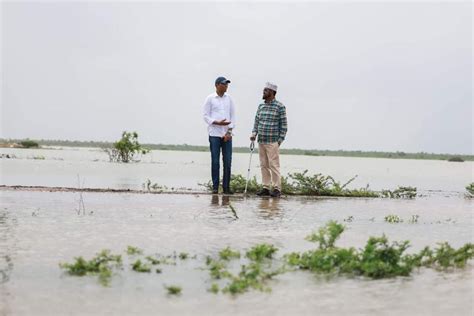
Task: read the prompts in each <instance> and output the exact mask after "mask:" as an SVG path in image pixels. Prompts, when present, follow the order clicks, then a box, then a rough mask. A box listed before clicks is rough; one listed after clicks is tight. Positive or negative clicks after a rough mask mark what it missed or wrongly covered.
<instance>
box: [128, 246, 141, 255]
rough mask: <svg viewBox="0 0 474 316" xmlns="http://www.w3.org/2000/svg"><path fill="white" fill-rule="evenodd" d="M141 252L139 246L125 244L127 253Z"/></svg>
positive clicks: (138, 253)
mask: <svg viewBox="0 0 474 316" xmlns="http://www.w3.org/2000/svg"><path fill="white" fill-rule="evenodd" d="M141 254H143V250H141V249H140V248H138V247H133V246H127V255H129V256H135V255H141Z"/></svg>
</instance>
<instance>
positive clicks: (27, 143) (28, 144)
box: [20, 139, 39, 148]
mask: <svg viewBox="0 0 474 316" xmlns="http://www.w3.org/2000/svg"><path fill="white" fill-rule="evenodd" d="M20 145H21V146H22V147H23V148H38V147H39V144H38V143H37V142H35V141H34V140H29V139H27V140H24V141H22V142H20Z"/></svg>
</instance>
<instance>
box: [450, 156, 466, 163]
mask: <svg viewBox="0 0 474 316" xmlns="http://www.w3.org/2000/svg"><path fill="white" fill-rule="evenodd" d="M448 161H451V162H464V159H462V158H461V157H459V156H454V157H451V158H449V159H448Z"/></svg>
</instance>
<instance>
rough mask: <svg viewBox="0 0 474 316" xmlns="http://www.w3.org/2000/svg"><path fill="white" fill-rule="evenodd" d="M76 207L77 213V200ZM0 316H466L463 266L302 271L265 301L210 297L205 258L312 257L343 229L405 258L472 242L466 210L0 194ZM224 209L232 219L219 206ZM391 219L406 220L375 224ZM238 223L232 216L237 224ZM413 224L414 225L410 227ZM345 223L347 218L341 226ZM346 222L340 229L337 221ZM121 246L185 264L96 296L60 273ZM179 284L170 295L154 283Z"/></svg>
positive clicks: (354, 241) (430, 200) (415, 203)
mask: <svg viewBox="0 0 474 316" xmlns="http://www.w3.org/2000/svg"><path fill="white" fill-rule="evenodd" d="M81 195H82V199H83V201H84V207H83V208H81V207H80V203H79V201H80V197H81ZM0 197H1V205H0V277H1V283H0V297H1V298H0V314H5V315H104V314H121V315H315V314H323V315H342V314H351V315H400V314H405V315H472V312H473V302H472V297H473V294H474V293H473V265H472V262H471V264H470V265H469V266H468V267H467V268H466V269H463V270H459V271H454V272H449V273H447V272H437V271H433V270H427V269H422V270H420V271H416V272H415V273H414V274H413V275H412V276H411V277H403V278H394V279H386V280H367V279H361V278H347V277H339V278H332V279H325V278H321V277H316V276H315V275H313V274H311V273H309V272H308V273H306V272H292V273H287V274H283V275H280V276H277V277H276V278H275V279H274V280H272V281H271V282H270V283H269V284H268V285H269V286H270V287H271V288H272V292H271V293H266V292H259V291H250V292H249V293H246V294H243V295H240V296H237V297H232V296H230V295H226V294H218V295H215V294H211V293H209V292H208V291H207V289H208V288H209V286H210V278H209V275H208V272H207V271H205V270H202V269H201V268H203V267H205V256H206V255H213V254H216V252H217V251H218V250H219V249H222V248H224V247H226V246H231V247H232V248H234V249H237V250H241V251H245V250H246V249H248V248H250V247H251V246H253V245H255V244H257V243H261V242H267V243H272V244H274V245H275V246H277V247H278V248H279V251H278V253H277V257H281V256H282V255H283V254H284V253H289V252H292V251H303V250H307V249H311V248H312V247H313V244H311V243H309V242H307V241H305V240H304V237H305V236H307V235H308V234H309V233H310V232H311V231H313V230H315V229H317V228H319V227H320V226H322V225H324V224H325V223H326V222H327V221H329V220H332V219H334V220H338V221H340V222H343V223H344V224H345V225H346V226H347V230H346V232H345V233H344V234H343V235H342V237H341V239H340V241H339V243H338V244H339V245H341V246H354V247H362V246H363V245H364V244H365V241H366V240H367V238H368V237H369V236H380V235H382V234H383V233H385V234H386V235H387V236H388V237H389V238H390V240H410V241H411V244H412V245H413V247H412V248H411V249H410V251H416V250H419V249H421V248H422V247H424V246H427V245H429V246H436V243H437V242H442V241H448V242H449V243H450V244H451V245H452V246H455V247H459V246H461V245H463V244H465V243H467V242H472V241H473V234H472V228H473V213H472V210H473V208H472V206H473V204H472V203H473V202H472V200H470V199H466V198H464V197H463V196H462V195H460V194H459V195H454V196H453V195H450V196H449V197H446V196H444V195H443V194H440V195H434V196H428V197H420V198H416V199H415V200H392V199H360V198H357V199H349V198H330V199H329V198H328V199H325V198H304V197H288V198H282V199H280V200H278V199H260V198H243V197H241V196H232V197H227V196H212V195H207V194H198V195H174V194H166V195H156V194H155V195H152V194H127V193H84V192H83V193H79V192H34V191H23V190H20V191H13V190H7V189H2V190H0ZM229 203H230V204H231V205H232V206H233V207H234V209H235V213H233V212H232V210H231V208H230V207H229ZM389 214H396V215H398V216H400V217H401V218H402V219H404V220H405V221H404V222H403V223H397V224H390V223H387V222H385V221H384V217H385V216H386V215H389ZM236 215H237V216H236ZM412 215H419V218H418V222H417V223H409V222H408V219H410V218H411V216H412ZM351 216H352V218H350V217H351ZM344 220H346V221H344ZM128 245H132V246H136V247H139V248H142V249H143V250H144V251H145V252H146V253H148V254H155V253H160V254H170V253H172V252H173V251H176V252H182V251H183V252H187V253H189V254H190V255H191V256H194V255H196V258H195V259H189V260H186V261H180V262H178V264H177V265H176V266H164V267H163V273H162V274H139V273H136V272H130V271H129V270H130V269H124V270H123V271H121V272H120V273H118V274H117V275H114V276H113V277H112V281H111V284H110V286H109V287H103V286H102V285H100V283H99V282H98V281H97V278H95V277H83V278H78V277H72V276H68V275H66V274H64V272H63V271H62V270H61V269H60V268H59V266H58V264H59V263H60V262H71V261H72V260H73V258H74V257H77V256H84V257H86V258H90V257H92V256H93V255H94V254H95V253H97V252H98V251H100V250H101V249H104V248H107V249H111V250H112V252H114V253H122V254H123V255H124V250H125V249H126V247H127V246H128ZM171 284H173V285H179V286H181V287H182V289H183V292H182V294H181V295H180V296H178V297H170V296H168V295H167V294H166V290H165V289H164V285H171Z"/></svg>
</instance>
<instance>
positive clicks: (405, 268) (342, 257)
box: [60, 215, 474, 295]
mask: <svg viewBox="0 0 474 316" xmlns="http://www.w3.org/2000/svg"><path fill="white" fill-rule="evenodd" d="M385 219H386V220H387V221H391V222H400V221H401V219H400V218H399V217H398V216H396V215H389V216H387V217H386V218H385ZM417 220H418V215H413V216H412V218H411V219H410V220H409V222H416V221H417ZM344 230H345V226H344V225H342V224H340V223H338V222H336V221H330V222H328V223H327V224H326V225H325V226H323V227H320V228H319V229H318V230H317V231H315V232H313V233H311V234H310V235H308V236H307V237H306V240H307V241H309V242H312V243H315V244H316V247H315V248H314V249H311V250H308V251H305V252H301V253H300V252H292V253H288V254H284V255H283V256H281V257H279V258H276V257H275V254H276V253H277V252H278V248H277V247H275V246H274V245H272V244H267V243H262V244H257V245H255V246H253V247H251V248H250V249H248V250H247V251H246V252H245V257H241V255H240V252H239V251H236V250H232V249H231V248H230V247H226V248H223V249H222V250H220V251H218V253H217V256H216V257H211V256H207V257H206V260H205V262H206V268H205V270H207V271H208V273H209V277H210V284H211V285H210V288H208V291H209V292H211V293H214V294H217V293H219V292H222V293H229V294H231V295H237V294H241V293H245V292H247V291H249V290H252V289H254V290H260V291H271V288H270V287H269V281H270V280H271V279H272V278H273V277H275V276H277V275H279V274H283V273H288V272H292V271H296V270H307V271H310V272H313V273H316V274H322V275H326V276H338V275H346V276H361V277H366V278H369V279H382V278H392V277H398V276H409V275H410V274H411V273H412V272H413V270H415V269H418V268H432V269H436V270H442V271H450V270H453V269H458V268H463V267H465V266H466V264H467V263H468V261H469V260H471V259H473V258H474V244H472V243H467V244H465V245H464V246H462V247H460V248H458V249H455V248H453V247H451V246H450V245H449V244H448V243H447V242H444V243H439V244H438V246H437V247H436V248H434V249H431V248H430V247H425V248H423V249H422V250H421V251H419V252H414V253H411V254H410V253H407V249H408V248H409V247H410V242H409V241H401V242H389V240H388V238H387V237H386V236H385V235H382V236H380V237H369V239H368V240H367V242H366V244H365V246H364V247H362V248H360V249H356V248H354V247H349V248H342V247H338V246H337V245H336V242H337V240H338V239H339V238H340V237H341V235H342V233H343V232H344ZM131 249H138V248H135V247H131V246H129V247H128V248H127V250H126V253H130V252H133V254H137V253H138V252H137V251H131ZM177 258H179V259H181V260H186V259H188V258H195V257H189V255H188V254H187V253H184V252H181V253H180V254H176V252H174V253H173V254H172V255H168V256H160V258H159V259H158V258H157V257H152V256H145V257H144V260H145V261H147V262H148V263H144V261H142V260H141V259H140V258H135V261H134V262H133V263H132V264H131V265H130V266H131V268H132V269H131V270H132V271H135V272H141V273H149V272H151V270H152V268H151V265H160V264H166V259H177ZM60 267H61V268H63V269H65V270H66V272H67V273H69V274H71V275H75V276H85V275H98V276H99V280H100V282H101V284H103V285H107V284H108V283H109V280H110V278H111V276H112V272H113V270H112V269H113V268H117V269H118V268H122V260H121V256H120V255H112V254H111V253H110V251H108V250H103V251H102V252H100V253H99V254H97V256H96V257H94V258H92V259H91V260H85V259H83V258H82V257H78V258H75V262H74V263H72V264H68V263H65V264H60ZM155 271H156V272H157V273H161V272H162V270H161V269H160V268H155ZM164 287H165V289H166V291H167V293H168V294H169V295H179V294H180V293H181V292H182V289H181V287H179V286H166V285H164Z"/></svg>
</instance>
